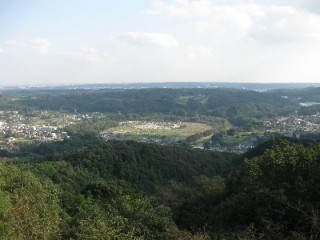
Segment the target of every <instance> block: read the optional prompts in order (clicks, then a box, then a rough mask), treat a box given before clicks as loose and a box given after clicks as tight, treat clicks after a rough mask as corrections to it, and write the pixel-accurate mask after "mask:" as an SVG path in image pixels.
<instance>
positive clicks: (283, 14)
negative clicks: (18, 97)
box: [0, 0, 320, 86]
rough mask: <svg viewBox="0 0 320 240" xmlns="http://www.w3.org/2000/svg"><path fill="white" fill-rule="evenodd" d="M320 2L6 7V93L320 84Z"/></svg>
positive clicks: (0, 63) (2, 18) (1, 49)
mask: <svg viewBox="0 0 320 240" xmlns="http://www.w3.org/2000/svg"><path fill="white" fill-rule="evenodd" d="M319 63H320V1H319V0H171V1H170V0H116V1H115V0H0V85H1V86H6V85H61V84H82V83H130V82H247V83H251V82H255V83H280V82H281V83H297V82H301V83H320V65H319Z"/></svg>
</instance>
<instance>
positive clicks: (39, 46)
mask: <svg viewBox="0 0 320 240" xmlns="http://www.w3.org/2000/svg"><path fill="white" fill-rule="evenodd" d="M27 44H28V45H29V46H31V47H32V49H34V50H35V51H36V52H38V53H40V54H47V53H48V52H49V49H50V47H51V43H50V41H49V40H47V39H43V38H37V39H34V40H32V41H30V42H27Z"/></svg>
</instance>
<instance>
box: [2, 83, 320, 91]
mask: <svg viewBox="0 0 320 240" xmlns="http://www.w3.org/2000/svg"><path fill="white" fill-rule="evenodd" d="M306 87H320V83H225V82H159V83H151V82H150V83H102V84H70V85H56V86H50V85H48V86H45V85H26V86H6V87H2V88H0V89H1V90H2V91H12V90H13V91H15V90H36V89H38V90H41V89H44V90H66V89H91V90H94V89H141V88H240V89H250V90H256V91H268V90H272V89H293V88H306Z"/></svg>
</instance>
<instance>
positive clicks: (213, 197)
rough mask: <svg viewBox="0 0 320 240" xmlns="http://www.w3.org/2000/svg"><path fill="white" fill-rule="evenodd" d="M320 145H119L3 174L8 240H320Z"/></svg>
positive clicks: (13, 165)
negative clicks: (242, 150) (245, 148)
mask: <svg viewBox="0 0 320 240" xmlns="http://www.w3.org/2000/svg"><path fill="white" fill-rule="evenodd" d="M319 152H320V144H319V143H317V142H307V143H305V142H299V141H294V142H293V141H291V140H288V139H279V140H274V141H272V142H269V143H266V144H265V145H263V146H261V147H260V148H257V149H256V150H255V151H252V152H251V155H250V156H249V155H247V156H246V157H245V156H243V157H242V158H240V159H239V156H236V155H232V154H220V153H213V152H209V151H204V150H202V151H200V150H191V149H187V148H176V147H163V146H158V145H152V144H141V143H136V142H130V141H129V142H113V141H108V142H106V143H102V144H99V143H97V145H91V146H89V147H85V148H82V149H78V150H75V149H71V150H70V151H65V152H62V153H56V154H50V155H43V156H40V155H39V156H36V155H33V156H32V157H31V159H28V158H26V157H24V158H18V159H17V158H14V159H11V158H7V159H6V161H5V162H4V161H3V162H2V163H1V164H0V203H1V208H0V216H1V219H0V223H1V225H0V230H1V231H0V237H1V239H79V240H80V239H81V240H82V239H88V240H89V239H198V240H199V239H201V240H202V239H203V240H204V239H288V240H289V239H297V240H298V239H318V237H319V234H320V225H319V219H320V216H319V209H320V190H319V189H320V186H319V183H320V175H319V171H320V163H319V161H320V158H319Z"/></svg>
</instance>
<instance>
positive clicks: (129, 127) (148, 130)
mask: <svg viewBox="0 0 320 240" xmlns="http://www.w3.org/2000/svg"><path fill="white" fill-rule="evenodd" d="M209 129H212V127H211V126H209V125H207V124H203V123H192V122H146V121H127V122H121V123H120V124H119V126H117V127H114V128H111V129H109V130H108V131H107V132H108V133H109V134H113V135H118V136H120V137H124V136H128V137H129V138H130V139H135V140H136V139H137V138H138V139H139V137H159V138H162V139H164V138H166V137H175V138H176V139H179V140H184V139H185V138H186V137H188V136H191V135H194V134H196V133H202V132H204V131H207V130H209Z"/></svg>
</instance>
